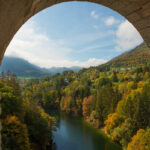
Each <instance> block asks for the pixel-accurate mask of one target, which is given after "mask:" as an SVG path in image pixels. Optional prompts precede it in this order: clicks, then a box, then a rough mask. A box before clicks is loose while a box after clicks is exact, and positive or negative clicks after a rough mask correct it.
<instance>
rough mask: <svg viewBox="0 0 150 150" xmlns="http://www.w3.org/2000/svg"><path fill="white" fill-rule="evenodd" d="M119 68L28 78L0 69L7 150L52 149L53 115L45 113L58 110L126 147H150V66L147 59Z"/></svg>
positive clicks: (130, 149) (135, 149)
mask: <svg viewBox="0 0 150 150" xmlns="http://www.w3.org/2000/svg"><path fill="white" fill-rule="evenodd" d="M122 59H123V58H122ZM116 67H117V66H116ZM116 67H114V68H111V69H109V70H107V69H105V68H103V69H104V70H101V69H99V67H91V68H88V69H82V70H80V71H79V72H73V71H64V72H63V73H62V74H59V73H58V74H55V75H53V76H45V77H43V78H40V79H38V78H37V79H27V80H22V79H19V80H18V79H17V77H16V76H15V75H14V74H11V73H10V72H9V71H8V72H7V74H4V73H3V72H2V74H1V81H0V94H1V97H2V100H1V107H2V114H1V119H2V125H3V128H2V147H3V149H7V150H16V148H17V149H18V150H28V149H33V150H46V149H47V148H49V147H50V146H51V144H52V140H51V139H52V132H51V131H52V124H54V122H55V119H54V118H52V117H51V116H49V115H48V114H47V113H46V112H47V111H48V110H51V109H54V108H55V109H58V110H60V111H63V112H66V113H68V114H70V115H76V116H83V117H84V119H85V120H86V121H87V122H88V123H89V124H91V125H92V126H94V127H96V128H100V129H104V132H105V134H106V135H107V136H108V137H109V138H110V139H112V140H113V141H115V142H116V143H118V144H120V145H122V147H123V148H124V149H125V150H149V149H150V92H149V91H150V66H149V65H148V64H147V63H145V62H143V64H142V63H141V64H140V65H137V64H135V66H134V67H130V68H129V65H127V66H126V67H125V66H123V67H118V68H116ZM122 68H123V69H122Z"/></svg>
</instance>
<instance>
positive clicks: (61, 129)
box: [53, 114, 121, 150]
mask: <svg viewBox="0 0 150 150" xmlns="http://www.w3.org/2000/svg"><path fill="white" fill-rule="evenodd" d="M57 117H58V116H57ZM53 141H54V143H55V144H54V145H53V150H54V149H56V150H121V148H120V147H119V146H118V145H116V144H114V143H112V142H111V141H110V140H108V139H107V138H106V137H105V136H104V135H103V134H101V133H100V132H99V130H98V129H95V128H93V127H90V126H89V125H88V124H87V123H86V122H84V121H83V119H81V118H77V117H70V116H67V115H65V114H61V115H60V116H59V117H58V125H57V130H56V131H53Z"/></svg>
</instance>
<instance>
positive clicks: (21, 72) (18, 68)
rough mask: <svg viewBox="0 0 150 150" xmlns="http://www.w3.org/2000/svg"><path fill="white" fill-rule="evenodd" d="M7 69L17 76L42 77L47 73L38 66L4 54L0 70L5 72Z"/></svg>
mask: <svg viewBox="0 0 150 150" xmlns="http://www.w3.org/2000/svg"><path fill="white" fill-rule="evenodd" d="M8 70H10V71H11V72H12V73H15V74H16V75H17V76H25V77H42V76H45V75H47V73H45V72H43V71H41V70H40V68H39V67H37V66H35V65H33V64H31V63H29V62H28V61H26V60H24V59H21V58H15V57H6V56H5V57H4V59H3V61H2V65H1V67H0V71H4V72H7V71H8Z"/></svg>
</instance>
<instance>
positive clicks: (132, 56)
mask: <svg viewBox="0 0 150 150" xmlns="http://www.w3.org/2000/svg"><path fill="white" fill-rule="evenodd" d="M143 64H147V65H149V64H150V48H149V47H147V45H146V44H145V43H143V44H141V45H139V46H137V47H136V48H135V49H133V50H131V51H128V52H125V53H123V54H122V55H120V56H118V57H116V58H114V59H112V60H111V61H109V62H107V63H106V64H104V65H100V66H98V67H97V68H98V69H99V70H101V71H104V70H110V69H116V68H119V69H125V68H128V69H131V68H134V67H136V66H137V65H139V66H140V65H143Z"/></svg>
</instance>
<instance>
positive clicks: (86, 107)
mask: <svg viewBox="0 0 150 150" xmlns="http://www.w3.org/2000/svg"><path fill="white" fill-rule="evenodd" d="M92 99H93V96H89V97H85V98H84V99H83V104H82V105H83V107H82V113H83V116H84V117H88V116H90V112H91V105H92Z"/></svg>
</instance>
